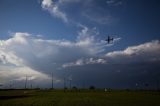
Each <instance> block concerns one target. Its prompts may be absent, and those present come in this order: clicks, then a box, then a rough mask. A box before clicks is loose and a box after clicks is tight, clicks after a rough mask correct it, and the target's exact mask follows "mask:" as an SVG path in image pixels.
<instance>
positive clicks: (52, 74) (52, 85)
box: [52, 73, 53, 89]
mask: <svg viewBox="0 0 160 106" xmlns="http://www.w3.org/2000/svg"><path fill="white" fill-rule="evenodd" d="M52 89H53V73H52Z"/></svg>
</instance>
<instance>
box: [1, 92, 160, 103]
mask: <svg viewBox="0 0 160 106" xmlns="http://www.w3.org/2000/svg"><path fill="white" fill-rule="evenodd" d="M0 106H160V92H153V91H137V92H136V91H111V92H104V91H100V90H95V91H89V90H83V91H82V90H81V91H66V92H64V91H63V90H0Z"/></svg>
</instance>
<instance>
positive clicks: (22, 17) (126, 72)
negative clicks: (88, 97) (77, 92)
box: [0, 0, 160, 89]
mask: <svg viewBox="0 0 160 106" xmlns="http://www.w3.org/2000/svg"><path fill="white" fill-rule="evenodd" d="M159 19H160V1H159V0H147V1H146V0H134V1H133V0H132V1H131V0H0V85H2V86H1V87H2V88H9V87H13V88H24V84H25V81H26V78H27V87H31V85H32V86H33V87H41V88H50V87H51V82H52V74H53V82H54V87H55V88H63V84H64V79H65V82H66V85H67V86H68V87H69V83H70V81H71V82H72V86H77V87H79V88H87V87H89V86H91V85H93V86H95V87H97V88H117V89H121V88H124V89H126V88H129V89H135V88H137V87H138V88H141V89H148V88H149V89H157V86H158V85H159V82H160V32H159V31H160V20H159ZM108 36H111V37H113V38H114V40H113V42H112V43H111V44H107V42H106V41H105V39H106V38H107V37H108ZM145 85H148V86H145Z"/></svg>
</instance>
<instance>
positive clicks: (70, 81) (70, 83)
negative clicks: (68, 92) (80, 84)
mask: <svg viewBox="0 0 160 106" xmlns="http://www.w3.org/2000/svg"><path fill="white" fill-rule="evenodd" d="M69 86H70V89H71V88H72V80H71V79H69Z"/></svg>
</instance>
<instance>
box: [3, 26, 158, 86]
mask: <svg viewBox="0 0 160 106" xmlns="http://www.w3.org/2000/svg"><path fill="white" fill-rule="evenodd" d="M81 28H82V30H81V31H79V32H78V37H77V38H76V40H75V41H69V40H65V39H63V40H54V39H52V40H44V39H42V38H37V37H34V36H32V34H28V33H20V32H17V33H15V34H13V36H12V37H11V38H9V39H7V40H1V41H0V69H1V70H0V78H1V80H0V81H1V82H0V83H5V82H7V81H10V80H16V81H24V78H25V76H26V74H27V75H29V76H31V79H33V80H36V81H37V82H40V81H42V80H45V81H46V82H48V83H49V82H50V81H51V78H50V77H51V76H50V74H51V73H53V75H54V79H55V82H61V80H63V78H64V75H66V74H68V76H72V77H73V79H74V78H81V77H76V76H77V75H78V73H79V74H80V73H81V74H85V73H82V72H83V70H88V72H90V73H93V74H94V73H97V71H96V70H102V72H103V73H104V74H103V75H105V73H106V72H105V70H113V72H114V71H116V70H118V72H121V70H122V69H124V67H127V66H128V65H125V66H124V64H129V65H132V64H134V63H136V64H139V63H143V64H148V63H149V64H150V63H153V64H154V63H158V62H159V61H160V55H159V54H160V52H159V51H160V41H159V40H154V41H151V42H147V43H144V44H140V45H136V46H129V47H127V48H126V49H124V50H121V51H113V52H108V53H106V52H105V49H107V48H106V47H107V46H106V43H105V42H102V41H101V40H100V39H98V38H97V35H98V34H99V33H98V32H97V31H96V28H93V29H90V28H88V27H86V26H81ZM118 40H120V38H117V40H116V41H118ZM112 64H119V65H120V66H119V67H118V68H116V67H112ZM153 64H152V65H153ZM121 65H122V66H123V67H121ZM77 66H78V67H79V68H78V67H77ZM147 66H148V65H147ZM76 67H77V68H76ZM80 67H82V68H80ZM83 67H84V68H83ZM96 67H99V68H96ZM100 67H103V68H100ZM139 67H140V66H137V67H135V68H139ZM145 67H146V66H145V65H144V66H143V69H145V70H147V68H145ZM148 67H149V66H148ZM150 67H152V66H150ZM72 68H73V70H74V69H75V70H77V71H76V72H75V73H72V74H70V73H67V71H65V70H68V69H70V70H71V69H72ZM59 69H60V70H59ZM92 70H94V71H92ZM119 70H120V71H119ZM127 70H130V69H129V68H127ZM135 70H137V69H135ZM113 72H111V73H113ZM96 75H97V74H95V75H94V76H96ZM103 75H102V76H103ZM103 77H105V76H103ZM97 78H98V77H97ZM86 79H87V76H86ZM78 80H80V79H77V81H78Z"/></svg>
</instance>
